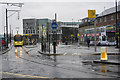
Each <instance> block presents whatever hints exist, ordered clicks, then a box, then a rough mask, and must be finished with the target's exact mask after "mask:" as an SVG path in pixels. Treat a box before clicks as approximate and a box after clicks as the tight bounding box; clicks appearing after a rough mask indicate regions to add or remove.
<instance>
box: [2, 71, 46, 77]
mask: <svg viewBox="0 0 120 80" xmlns="http://www.w3.org/2000/svg"><path fill="white" fill-rule="evenodd" d="M0 73H3V74H9V75H15V76H20V77H32V78H48V77H41V76H32V75H23V74H16V73H9V72H0Z"/></svg>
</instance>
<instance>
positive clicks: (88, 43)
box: [87, 38, 90, 48]
mask: <svg viewBox="0 0 120 80" xmlns="http://www.w3.org/2000/svg"><path fill="white" fill-rule="evenodd" d="M87 45H88V48H89V46H90V39H89V38H87Z"/></svg>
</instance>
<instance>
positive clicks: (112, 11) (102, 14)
mask: <svg viewBox="0 0 120 80" xmlns="http://www.w3.org/2000/svg"><path fill="white" fill-rule="evenodd" d="M117 11H120V2H119V6H117ZM115 12H116V7H112V8H109V9H106V10H104V11H103V12H101V13H100V14H99V15H98V17H101V16H104V15H108V14H112V13H115Z"/></svg>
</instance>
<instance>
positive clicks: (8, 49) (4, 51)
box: [0, 44, 13, 55]
mask: <svg viewBox="0 0 120 80" xmlns="http://www.w3.org/2000/svg"><path fill="white" fill-rule="evenodd" d="M12 47H13V45H12V44H11V45H10V44H8V48H6V49H4V50H3V51H2V50H1V51H0V55H2V54H5V53H6V52H8V51H10V49H11V48H12Z"/></svg>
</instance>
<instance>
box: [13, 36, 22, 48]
mask: <svg viewBox="0 0 120 80" xmlns="http://www.w3.org/2000/svg"><path fill="white" fill-rule="evenodd" d="M22 37H23V36H22V35H20V34H16V35H15V36H14V41H13V43H14V46H15V47H19V46H20V47H22V46H23V39H22Z"/></svg>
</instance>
